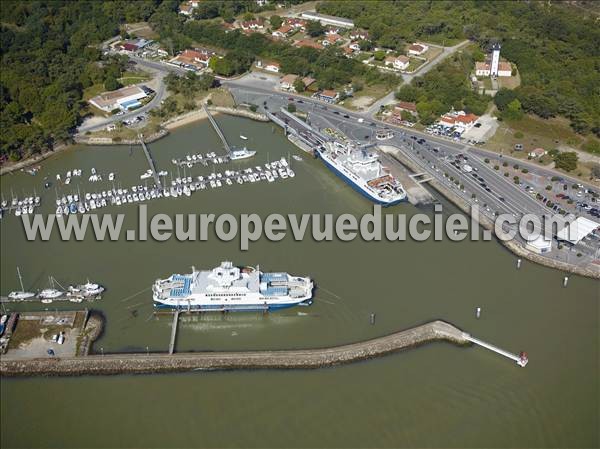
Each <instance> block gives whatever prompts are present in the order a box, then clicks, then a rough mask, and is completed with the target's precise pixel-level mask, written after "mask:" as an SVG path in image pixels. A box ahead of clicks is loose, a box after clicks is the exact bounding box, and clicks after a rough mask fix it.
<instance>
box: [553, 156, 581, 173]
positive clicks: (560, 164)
mask: <svg viewBox="0 0 600 449" xmlns="http://www.w3.org/2000/svg"><path fill="white" fill-rule="evenodd" d="M577 160H578V157H577V153H575V152H574V151H567V152H564V153H559V154H558V155H556V156H555V157H554V165H555V167H556V168H561V169H563V170H565V171H567V172H570V171H573V170H575V169H576V168H577Z"/></svg>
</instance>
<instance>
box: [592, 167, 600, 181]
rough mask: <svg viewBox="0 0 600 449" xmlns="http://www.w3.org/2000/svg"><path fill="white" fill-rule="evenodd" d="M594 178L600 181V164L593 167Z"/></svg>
mask: <svg viewBox="0 0 600 449" xmlns="http://www.w3.org/2000/svg"><path fill="white" fill-rule="evenodd" d="M592 177H594V178H595V179H600V164H593V165H592Z"/></svg>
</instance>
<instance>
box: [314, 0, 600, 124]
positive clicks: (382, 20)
mask: <svg viewBox="0 0 600 449" xmlns="http://www.w3.org/2000/svg"><path fill="white" fill-rule="evenodd" d="M317 10H318V11H319V12H321V13H325V14H332V15H339V16H343V17H348V18H351V19H353V20H354V22H355V24H356V25H357V26H359V27H363V28H366V29H368V30H369V33H370V34H371V37H372V39H373V40H374V42H375V43H376V44H377V45H380V46H383V47H389V48H394V49H400V48H401V47H402V46H403V45H404V44H405V43H406V42H413V41H415V40H419V39H421V40H424V41H429V42H437V43H439V44H445V45H449V44H455V43H456V42H458V41H460V40H462V39H471V40H472V41H475V42H477V43H478V44H479V45H480V47H481V48H482V49H483V50H485V51H487V50H488V49H489V47H490V46H491V43H493V42H501V43H502V56H503V57H504V58H506V59H508V60H509V61H511V62H514V63H516V65H517V67H518V68H519V73H520V75H521V81H522V85H521V86H520V87H519V88H517V89H516V90H515V94H516V95H515V98H517V99H518V100H519V103H520V104H521V107H522V108H523V110H524V111H525V112H531V113H534V114H537V115H538V116H540V117H542V118H549V117H553V116H556V115H563V116H565V117H567V118H568V119H569V120H570V121H571V126H572V127H573V129H574V130H575V131H577V132H580V133H583V134H586V133H589V132H593V133H595V134H596V135H600V26H599V25H598V21H597V18H594V17H584V16H583V13H582V12H581V10H577V9H572V8H570V7H569V6H568V5H567V4H561V2H536V1H531V2H524V1H483V0H471V1H433V2H432V1H412V0H411V1H395V2H371V1H327V2H322V3H319V4H318V7H317Z"/></svg>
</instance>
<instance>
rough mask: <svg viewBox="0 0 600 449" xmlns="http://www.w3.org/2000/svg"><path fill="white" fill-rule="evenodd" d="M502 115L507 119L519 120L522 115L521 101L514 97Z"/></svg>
mask: <svg viewBox="0 0 600 449" xmlns="http://www.w3.org/2000/svg"><path fill="white" fill-rule="evenodd" d="M502 116H503V117H504V118H505V119H507V120H520V119H521V118H522V117H523V110H522V109H521V102H520V101H519V100H518V99H517V98H515V99H514V100H513V101H511V102H510V103H509V104H508V106H507V107H506V110H505V111H504V112H503V114H502Z"/></svg>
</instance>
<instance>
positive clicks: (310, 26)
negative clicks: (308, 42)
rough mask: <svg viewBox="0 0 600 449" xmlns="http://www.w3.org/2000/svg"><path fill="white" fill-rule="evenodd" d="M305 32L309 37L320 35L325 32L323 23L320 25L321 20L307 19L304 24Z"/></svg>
mask: <svg viewBox="0 0 600 449" xmlns="http://www.w3.org/2000/svg"><path fill="white" fill-rule="evenodd" d="M306 33H307V34H308V35H309V36H310V37H317V36H321V35H322V34H324V33H325V28H324V27H323V25H321V22H318V21H316V20H309V21H308V23H307V24H306Z"/></svg>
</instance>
